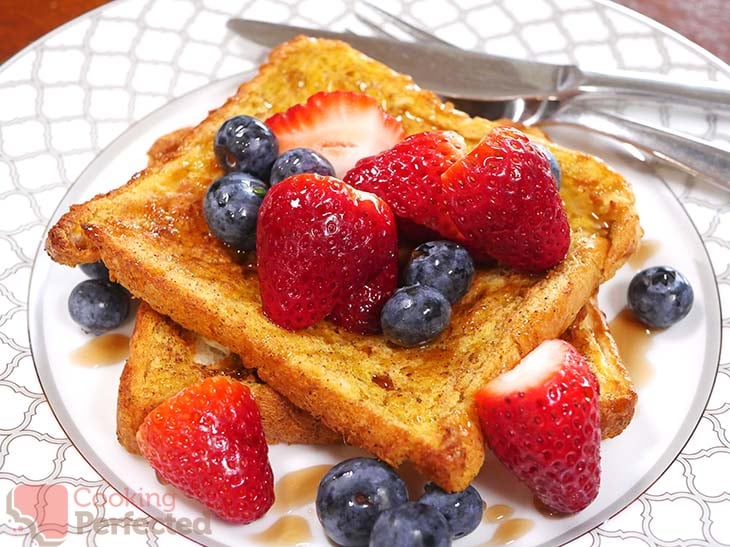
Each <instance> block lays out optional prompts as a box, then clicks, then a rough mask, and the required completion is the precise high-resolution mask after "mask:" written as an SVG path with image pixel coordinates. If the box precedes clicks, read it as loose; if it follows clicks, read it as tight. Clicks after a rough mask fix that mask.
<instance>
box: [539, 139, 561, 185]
mask: <svg viewBox="0 0 730 547" xmlns="http://www.w3.org/2000/svg"><path fill="white" fill-rule="evenodd" d="M533 144H534V145H535V147H536V148H537V149H539V150H540V152H542V153H543V154H545V156H547V159H548V161H549V162H550V172H551V173H552V174H553V178H554V179H555V185H556V186H557V187H558V190H560V185H561V184H562V182H563V172H562V171H561V170H560V164H559V163H558V160H557V159H556V158H555V156H554V155H553V153H552V152H550V149H549V148H548V147H547V146H544V145H542V144H540V143H537V142H535V143H533Z"/></svg>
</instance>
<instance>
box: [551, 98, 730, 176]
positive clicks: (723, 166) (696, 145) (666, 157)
mask: <svg viewBox="0 0 730 547" xmlns="http://www.w3.org/2000/svg"><path fill="white" fill-rule="evenodd" d="M542 123H543V124H551V123H561V124H568V125H577V126H581V127H585V128H588V129H591V130H593V131H597V132H598V133H602V134H604V135H607V136H609V137H614V138H616V139H618V140H620V141H622V142H625V143H628V144H631V145H634V146H636V147H638V148H640V149H642V150H643V151H645V152H647V153H649V154H651V155H652V156H653V157H655V158H658V159H660V160H662V161H664V162H667V163H669V164H671V165H674V166H676V167H679V168H681V169H682V170H684V171H686V172H688V173H690V174H691V175H693V176H696V177H699V178H700V179H704V180H706V181H707V182H709V183H711V184H713V185H715V186H717V187H719V188H723V189H724V190H730V152H728V151H727V150H723V149H721V148H717V147H715V146H712V145H711V144H709V143H708V142H707V141H703V140H701V139H695V138H692V137H688V136H680V135H677V134H675V133H669V132H668V131H663V130H661V129H657V128H655V127H651V126H648V125H644V124H641V123H637V122H633V121H631V120H627V119H625V118H619V117H616V116H612V115H610V114H606V113H605V112H600V111H597V110H589V109H587V108H585V107H583V106H579V105H568V106H566V107H564V108H562V109H560V110H559V111H558V112H557V113H556V114H554V115H553V116H552V117H551V118H549V119H546V120H544V121H543V122H542Z"/></svg>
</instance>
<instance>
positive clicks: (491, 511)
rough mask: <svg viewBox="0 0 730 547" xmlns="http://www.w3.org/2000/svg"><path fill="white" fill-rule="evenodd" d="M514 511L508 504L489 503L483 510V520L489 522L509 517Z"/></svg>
mask: <svg viewBox="0 0 730 547" xmlns="http://www.w3.org/2000/svg"><path fill="white" fill-rule="evenodd" d="M514 512H515V510H514V509H513V508H512V507H510V506H509V505H502V504H497V505H490V506H489V507H487V508H486V510H485V511H484V520H485V521H487V522H491V523H495V522H500V521H502V520H504V519H506V518H509V517H511V516H512V515H513V514H514Z"/></svg>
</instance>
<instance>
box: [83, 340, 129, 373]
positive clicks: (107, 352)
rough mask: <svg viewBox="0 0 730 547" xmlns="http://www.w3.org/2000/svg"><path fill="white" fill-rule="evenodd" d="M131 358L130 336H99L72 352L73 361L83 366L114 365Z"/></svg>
mask: <svg viewBox="0 0 730 547" xmlns="http://www.w3.org/2000/svg"><path fill="white" fill-rule="evenodd" d="M128 356H129V336H127V335H125V334H117V333H109V334H102V335H101V336H97V337H95V338H93V339H91V340H89V341H88V342H87V343H85V344H84V345H83V346H81V347H79V348H76V349H75V350H74V351H73V352H71V360H72V361H73V362H74V363H75V364H77V365H81V366H87V367H93V366H104V365H113V364H115V363H118V362H119V361H122V360H124V359H126V358H127V357H128Z"/></svg>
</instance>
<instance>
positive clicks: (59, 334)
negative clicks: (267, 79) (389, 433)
mask: <svg viewBox="0 0 730 547" xmlns="http://www.w3.org/2000/svg"><path fill="white" fill-rule="evenodd" d="M241 81H242V80H241V78H240V77H234V78H232V79H228V80H223V81H221V82H219V83H216V84H211V85H209V86H206V87H205V88H203V89H201V90H199V91H196V92H193V93H191V94H189V95H187V96H185V97H182V98H180V99H178V100H176V101H174V102H171V103H170V104H168V105H167V106H165V107H163V108H161V109H159V110H157V111H156V112H155V113H154V114H152V115H150V116H149V117H147V118H146V119H144V120H143V121H141V122H140V123H138V124H136V125H134V126H133V127H132V128H130V130H129V131H127V132H125V133H124V135H122V136H121V137H120V138H119V139H118V140H116V141H115V142H114V143H112V145H111V146H109V147H108V148H107V149H106V150H104V152H102V153H101V154H99V156H98V157H97V158H96V159H95V160H94V161H93V162H92V164H91V165H90V166H89V168H88V169H87V170H86V171H85V172H84V173H83V174H82V175H81V177H80V178H79V179H78V181H77V183H76V184H75V185H74V186H73V187H72V189H71V190H70V192H69V193H68V195H67V196H66V197H65V198H64V199H63V201H62V202H61V205H60V210H59V211H60V212H63V211H66V210H67V208H68V206H69V205H71V204H73V203H78V202H80V201H84V200H85V199H88V198H90V197H91V196H93V195H95V194H98V193H100V192H104V191H107V190H109V189H112V188H115V187H117V186H118V185H120V184H123V183H124V181H125V180H126V178H127V176H128V175H129V174H130V173H133V172H135V171H136V170H138V169H141V168H142V167H144V165H145V162H146V151H147V149H148V148H149V146H150V145H151V144H152V142H153V141H154V139H155V138H156V137H158V136H160V135H163V134H165V133H167V132H169V131H171V130H173V129H174V128H178V127H183V126H186V125H190V124H193V123H196V122H197V121H198V120H199V119H200V118H201V116H203V115H204V113H205V112H207V111H208V110H210V109H211V108H213V107H215V106H216V105H219V104H222V102H223V101H224V99H225V98H226V97H228V96H229V95H230V94H232V93H233V92H234V91H235V89H236V87H237V85H238V84H240V82H241ZM577 137H578V138H579V139H580V141H581V142H580V143H579V146H580V147H582V148H591V149H595V150H596V151H597V152H599V153H601V154H602V155H603V156H604V157H605V158H606V159H607V160H608V161H609V162H610V163H612V164H613V165H614V167H615V168H616V169H618V170H619V171H620V172H622V173H623V174H624V175H625V176H626V177H627V178H628V179H629V180H631V181H633V184H634V188H635V191H636V194H637V200H638V208H639V213H640V217H641V219H642V226H643V227H644V230H645V232H646V236H645V237H646V240H648V241H652V242H655V247H656V249H655V253H653V254H652V256H651V257H650V258H649V259H648V260H647V265H648V264H664V263H666V264H671V265H672V266H674V267H676V268H677V269H679V270H680V271H681V272H683V273H684V274H685V275H686V276H687V277H688V279H689V280H690V282H691V283H692V286H693V287H694V290H695V293H696V304H695V306H694V308H693V310H692V311H691V314H690V315H689V316H688V317H687V318H686V319H685V320H684V321H683V322H682V323H680V324H678V325H676V326H675V327H673V328H671V329H668V330H667V331H665V332H661V333H657V334H655V335H654V336H653V340H652V342H651V347H650V348H649V349H648V350H647V354H646V358H647V360H648V361H650V362H651V363H652V366H653V367H654V368H655V369H656V370H655V371H653V372H652V373H649V376H650V378H649V380H648V381H647V383H646V384H645V385H644V386H642V387H641V389H640V391H639V404H638V407H637V411H636V417H635V418H634V420H633V422H632V423H631V425H630V426H629V428H628V429H627V430H626V431H625V432H624V433H623V434H622V435H621V436H619V437H618V438H617V439H615V440H611V441H607V442H605V443H604V444H603V448H602V455H603V476H602V481H603V486H602V488H601V492H600V495H599V497H598V499H597V500H596V501H595V502H594V503H593V504H592V505H591V506H590V507H589V508H588V509H586V510H585V511H582V512H581V513H579V514H577V515H575V516H572V517H569V518H563V519H551V518H547V517H544V516H542V515H541V514H540V513H539V512H537V510H535V508H534V507H533V504H532V497H531V496H530V494H529V492H527V491H526V489H524V488H522V487H520V486H518V484H517V481H516V480H514V479H513V478H512V477H510V476H509V474H508V473H506V472H505V471H504V470H503V469H501V467H500V466H499V464H498V463H497V462H495V461H491V460H490V461H489V462H488V463H487V465H486V466H485V469H484V471H483V472H482V473H481V475H480V476H479V478H478V479H477V480H476V485H477V487H478V488H479V490H480V492H481V494H482V496H483V498H484V500H485V501H486V502H487V504H488V505H495V504H506V505H509V506H511V507H512V508H513V509H514V515H513V518H521V519H529V520H531V521H532V522H533V523H534V527H533V528H532V530H531V531H530V532H529V533H527V534H526V535H524V537H523V538H521V539H519V541H518V542H517V543H515V544H521V545H535V544H537V543H543V542H544V543H548V544H554V543H559V542H561V541H563V540H568V539H572V538H574V537H576V536H577V535H579V534H580V533H581V532H583V531H586V530H589V529H591V528H593V527H594V526H596V525H597V524H599V523H601V522H602V521H603V520H605V519H606V518H608V517H609V516H611V515H612V514H614V513H615V512H617V511H618V510H620V509H622V508H623V507H624V506H625V505H626V504H627V503H628V502H630V501H632V500H633V499H634V498H636V497H637V496H638V495H639V494H640V493H641V492H643V491H644V490H645V489H646V488H647V487H648V486H649V485H650V484H651V483H652V482H653V481H654V480H656V479H657V477H658V476H659V474H660V473H661V472H662V471H664V469H666V467H667V466H668V465H669V464H670V463H671V461H672V460H673V459H674V458H675V457H676V455H677V453H678V452H679V451H680V449H681V448H682V446H683V445H684V443H685V442H686V441H687V439H688V438H689V436H690V434H691V432H692V431H693V430H694V428H695V426H696V425H697V422H698V420H699V418H700V416H701V414H702V410H703V409H704V406H705V403H706V402H707V398H708V396H709V392H710V388H711V386H712V381H713V378H714V377H715V374H716V372H717V363H718V354H719V348H720V336H719V322H720V308H719V299H718V295H717V287H716V285H715V277H714V274H713V272H712V267H711V265H710V262H709V259H708V257H707V254H706V251H705V249H704V246H703V244H702V240H701V239H700V237H699V236H698V234H697V232H696V231H695V229H694V228H693V226H692V223H691V221H690V219H689V218H688V217H687V215H686V214H685V213H684V211H683V209H682V207H681V206H680V205H679V203H678V202H677V200H676V199H675V198H674V197H673V196H672V195H671V193H670V191H669V190H668V189H667V188H666V187H665V186H664V185H663V184H662V183H661V182H660V181H658V180H657V179H656V178H654V177H651V176H647V175H646V174H643V173H639V172H637V171H636V170H635V169H634V167H633V165H632V164H631V163H628V162H626V161H625V159H623V160H622V158H621V156H620V155H619V154H618V153H617V152H616V150H614V149H613V148H612V147H611V146H610V144H609V143H607V142H605V141H600V142H599V141H598V140H597V139H594V138H593V137H592V136H591V135H590V134H587V133H585V132H584V133H583V134H582V135H577ZM568 138H569V136H567V135H566V140H568ZM677 247H681V248H683V249H684V252H683V253H682V254H681V255H676V254H673V253H672V250H673V249H675V248H677ZM635 271H636V269H635V268H631V267H626V268H624V269H622V270H621V272H620V273H619V274H618V275H617V276H616V278H615V279H614V280H612V281H610V282H609V283H608V284H606V286H605V288H604V289H603V290H602V292H601V305H602V306H603V309H604V310H606V312H607V314H608V316H609V317H612V316H614V315H616V314H617V313H618V312H619V311H620V310H621V309H622V308H623V307H624V306H625V293H626V287H627V285H628V281H629V280H630V279H631V276H632V275H633V274H634V273H635ZM82 279H84V275H83V274H82V273H81V272H80V271H75V270H71V269H69V268H65V267H63V266H59V265H57V264H54V263H53V262H52V261H51V260H50V259H49V258H48V257H47V256H46V255H45V254H41V255H39V256H38V258H37V260H36V263H35V267H34V271H33V278H32V282H31V292H30V329H31V343H32V348H33V356H34V358H35V362H36V367H37V369H38V372H39V375H40V378H41V381H42V383H43V387H44V391H45V393H46V396H47V397H48V399H49V401H50V403H51V405H52V406H53V409H54V412H55V413H56V416H57V417H58V418H59V420H60V421H61V423H62V425H63V426H64V429H65V430H66V432H67V433H68V434H69V437H70V438H71V439H72V440H73V441H74V444H75V445H76V446H77V447H78V448H79V449H80V450H81V452H82V453H83V454H84V456H85V457H86V459H87V460H88V461H89V463H91V464H92V466H94V467H95V468H96V469H97V470H98V471H99V472H100V473H101V474H102V476H103V477H104V478H105V479H107V480H108V481H109V482H110V483H111V484H112V485H113V486H114V487H115V488H116V489H117V490H118V491H126V492H152V491H155V490H156V489H157V490H161V489H163V487H162V486H161V485H160V484H159V483H158V482H157V480H156V478H155V474H154V472H153V470H152V469H151V468H150V467H149V466H148V465H146V463H145V462H144V460H143V459H141V458H139V457H134V456H131V455H129V454H128V453H126V452H125V451H124V450H123V449H122V448H121V447H120V446H119V445H118V444H116V443H115V432H114V428H115V423H116V421H115V411H116V405H115V404H114V396H113V395H114V393H115V391H116V387H117V385H118V380H119V374H120V366H113V367H100V368H96V369H83V368H80V367H79V366H78V364H75V363H74V360H73V359H71V358H70V353H71V352H72V350H73V349H75V348H77V347H79V346H81V345H83V344H84V343H85V341H86V340H88V338H89V337H88V336H87V335H84V334H83V333H81V332H80V330H79V329H78V327H77V326H76V325H75V324H74V323H73V322H71V321H70V320H69V318H68V313H67V310H66V300H67V295H68V294H69V292H70V291H71V289H72V288H73V286H74V285H75V284H76V283H78V282H79V281H80V280H82ZM641 373H642V376H644V375H647V372H646V371H641ZM345 453H347V454H352V453H355V451H354V450H351V449H348V450H344V449H341V448H337V449H326V448H312V447H308V446H276V447H273V448H272V451H271V461H272V465H273V467H274V474H275V477H282V476H284V475H285V474H286V473H288V472H289V471H292V470H296V469H301V468H305V467H308V466H311V465H316V464H322V463H333V462H337V461H340V460H341V459H342V458H343V456H344V454H345ZM164 490H167V489H164ZM169 492H170V493H174V489H169ZM284 499H286V496H284ZM159 509H160V508H159V507H155V506H152V507H149V508H147V509H146V510H147V511H148V512H149V513H150V514H151V515H152V516H153V517H155V518H158V519H160V520H162V518H163V515H162V514H161V513H160V512H159ZM294 511H295V512H296V514H299V515H301V516H303V517H305V518H307V519H308V520H309V521H310V529H311V530H312V533H313V536H312V537H313V541H314V542H315V543H316V544H322V545H325V544H326V543H325V538H324V536H323V535H322V532H321V527H320V526H319V524H318V522H317V519H316V517H315V516H314V515H313V513H312V505H311V504H307V505H304V506H301V507H296V508H294ZM201 513H202V510H201V507H200V506H198V505H197V504H196V503H193V502H190V501H188V500H186V499H183V498H182V497H179V496H178V499H177V504H176V507H175V509H174V511H173V512H172V514H173V516H174V517H175V518H176V519H179V518H180V517H188V518H191V519H192V518H195V516H196V515H200V514H201ZM281 514H282V512H281V511H279V510H277V507H276V506H274V509H273V510H272V511H271V512H270V513H269V514H268V515H267V516H266V517H264V518H263V519H261V521H258V522H256V523H255V524H252V525H251V526H249V527H247V528H245V529H242V528H241V527H239V526H230V525H227V524H224V523H223V522H221V521H218V520H213V521H212V534H211V535H210V536H205V537H200V536H195V535H192V534H191V537H193V538H194V539H196V540H197V541H201V542H206V543H209V544H221V545H235V544H240V541H241V540H242V538H243V537H247V538H249V539H250V538H251V535H253V534H256V533H259V532H261V531H263V530H265V529H267V528H268V527H270V526H271V525H272V524H273V523H274V522H275V521H276V519H277V518H278V517H279V516H281ZM496 528H497V525H496V524H491V523H488V522H484V523H483V524H482V526H481V527H480V528H479V529H478V530H477V531H476V532H475V533H474V534H472V535H470V536H469V537H468V538H466V539H464V540H462V541H461V542H460V544H462V545H464V546H465V547H466V546H471V545H481V544H483V543H485V542H486V541H488V540H489V539H490V538H491V537H492V535H493V534H494V532H495V530H496ZM251 543H252V544H256V542H255V541H253V540H252V541H251Z"/></svg>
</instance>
